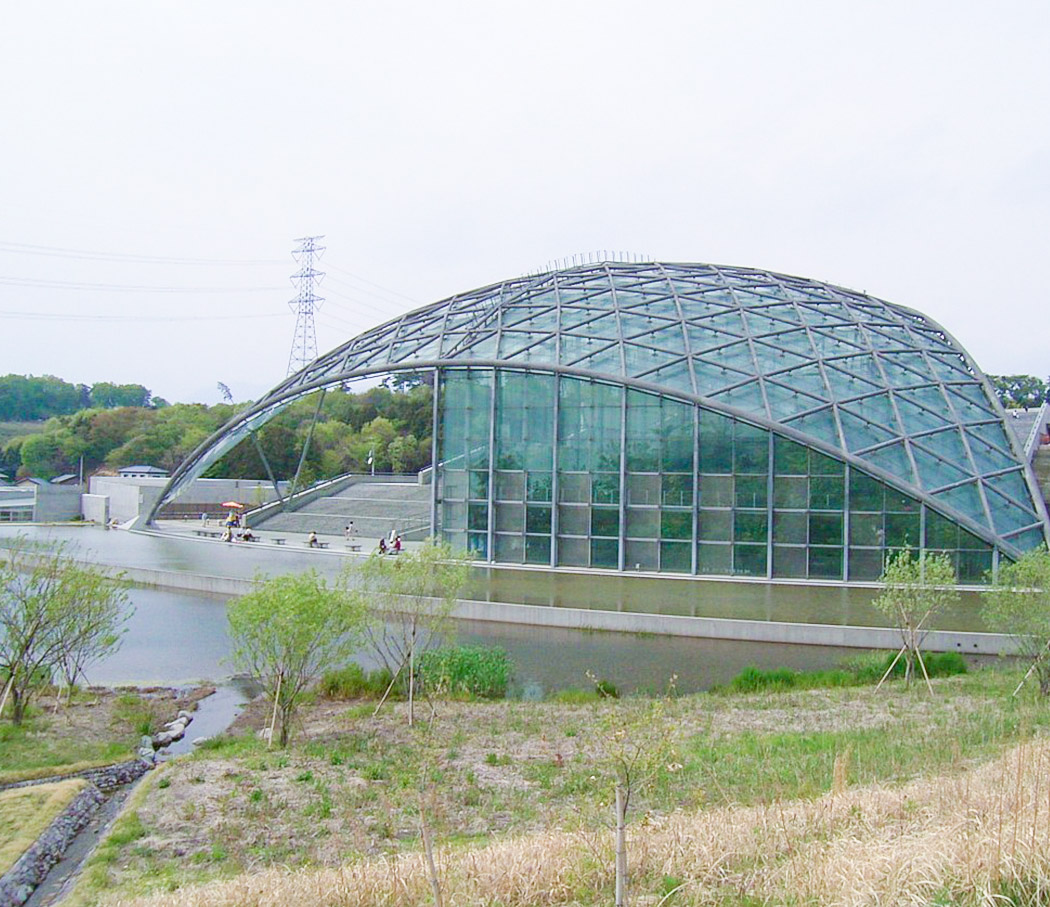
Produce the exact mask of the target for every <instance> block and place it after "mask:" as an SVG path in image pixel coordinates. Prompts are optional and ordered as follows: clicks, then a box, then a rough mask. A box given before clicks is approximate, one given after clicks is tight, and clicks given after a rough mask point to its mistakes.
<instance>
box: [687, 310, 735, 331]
mask: <svg viewBox="0 0 1050 907" xmlns="http://www.w3.org/2000/svg"><path fill="white" fill-rule="evenodd" d="M689 320H690V321H692V322H693V323H694V324H697V325H699V326H700V327H705V328H713V329H714V330H716V331H726V332H727V333H730V334H736V335H737V336H739V337H743V336H745V335H746V334H747V330H746V329H745V327H744V319H743V316H742V315H741V314H740V312H739V311H732V312H718V313H716V314H714V315H706V316H704V317H703V318H690V319H689Z"/></svg>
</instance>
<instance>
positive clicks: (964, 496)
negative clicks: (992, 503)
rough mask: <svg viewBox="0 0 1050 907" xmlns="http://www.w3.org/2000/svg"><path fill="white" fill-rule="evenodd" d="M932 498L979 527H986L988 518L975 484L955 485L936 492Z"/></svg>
mask: <svg viewBox="0 0 1050 907" xmlns="http://www.w3.org/2000/svg"><path fill="white" fill-rule="evenodd" d="M933 496H934V497H935V498H937V500H938V501H942V502H944V503H945V504H946V505H947V506H949V507H951V508H953V509H955V510H957V511H958V512H959V513H961V514H963V515H964V516H968V517H969V518H970V519H971V520H975V521H976V522H977V523H979V524H980V525H982V526H987V525H988V516H987V515H986V514H985V512H984V504H983V503H982V502H981V493H980V492H979V491H978V490H977V483H976V482H967V483H966V484H965V485H956V486H955V487H954V488H949V489H947V490H946V491H937V492H934V495H933Z"/></svg>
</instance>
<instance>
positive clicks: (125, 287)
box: [0, 276, 280, 293]
mask: <svg viewBox="0 0 1050 907" xmlns="http://www.w3.org/2000/svg"><path fill="white" fill-rule="evenodd" d="M0 285H2V286H8V287H26V288H38V289H42V290H82V291H92V292H97V291H103V292H106V293H275V292H277V291H278V290H280V287H154V286H139V285H133V284H123V283H86V282H82V281H69V280H37V279H35V278H32V277H3V276H0Z"/></svg>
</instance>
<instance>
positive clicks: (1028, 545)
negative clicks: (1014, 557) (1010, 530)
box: [1007, 526, 1046, 551]
mask: <svg viewBox="0 0 1050 907" xmlns="http://www.w3.org/2000/svg"><path fill="white" fill-rule="evenodd" d="M1007 541H1009V542H1010V544H1011V545H1016V546H1017V547H1018V548H1020V549H1021V550H1022V551H1031V550H1032V549H1033V548H1038V547H1039V546H1040V545H1043V544H1045V543H1046V539H1045V538H1044V537H1043V530H1042V528H1041V527H1039V526H1036V527H1034V528H1032V529H1026V530H1025V531H1024V532H1017V533H1015V534H1013V535H1011V536H1008V537H1007Z"/></svg>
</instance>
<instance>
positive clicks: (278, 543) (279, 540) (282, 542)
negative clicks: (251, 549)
mask: <svg viewBox="0 0 1050 907" xmlns="http://www.w3.org/2000/svg"><path fill="white" fill-rule="evenodd" d="M270 541H271V542H273V543H274V544H275V545H283V544H284V543H285V539H270Z"/></svg>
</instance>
